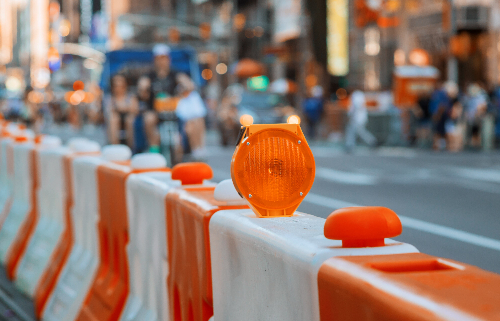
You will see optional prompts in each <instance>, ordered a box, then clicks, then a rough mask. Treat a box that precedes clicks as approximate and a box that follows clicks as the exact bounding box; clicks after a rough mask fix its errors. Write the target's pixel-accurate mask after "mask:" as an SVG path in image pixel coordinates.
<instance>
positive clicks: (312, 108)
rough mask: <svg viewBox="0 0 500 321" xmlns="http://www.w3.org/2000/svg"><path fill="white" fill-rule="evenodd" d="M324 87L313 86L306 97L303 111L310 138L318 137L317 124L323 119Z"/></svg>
mask: <svg viewBox="0 0 500 321" xmlns="http://www.w3.org/2000/svg"><path fill="white" fill-rule="evenodd" d="M323 104H324V100H323V88H322V87H321V86H314V87H313V88H311V93H310V95H309V97H307V98H306V99H304V106H303V109H302V112H303V114H304V118H305V120H306V123H307V133H308V136H309V138H311V139H314V138H315V137H316V126H317V125H318V123H319V122H320V120H321V115H322V114H323Z"/></svg>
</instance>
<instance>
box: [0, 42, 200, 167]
mask: <svg viewBox="0 0 500 321" xmlns="http://www.w3.org/2000/svg"><path fill="white" fill-rule="evenodd" d="M153 56H154V62H153V66H151V67H152V68H150V69H151V71H150V72H147V73H145V74H143V75H141V76H140V77H139V78H138V80H136V79H131V78H130V77H127V75H125V74H121V73H117V74H114V75H113V76H112V77H111V80H110V85H111V86H110V92H108V93H106V92H103V91H102V90H100V88H99V86H97V85H95V86H91V87H92V88H91V89H90V91H89V92H88V93H84V94H82V95H84V96H83V97H82V99H81V100H80V99H79V101H78V103H77V104H74V103H73V102H72V99H73V98H74V97H70V98H68V97H66V99H61V98H59V99H57V98H55V97H53V96H54V94H53V93H52V91H51V89H50V87H48V88H46V89H45V91H44V93H41V92H38V91H35V90H33V89H32V88H31V87H28V88H27V89H26V91H25V93H24V95H23V97H22V99H21V100H20V101H17V102H9V103H8V105H9V106H8V107H7V106H4V108H3V112H4V114H5V116H6V118H7V119H9V120H18V121H22V122H24V123H26V125H27V126H28V127H29V128H32V129H33V130H34V131H35V132H36V133H41V132H42V131H43V130H44V128H46V127H47V126H51V125H53V124H55V125H60V124H66V123H67V124H70V125H71V126H72V128H74V129H81V128H82V126H86V125H90V126H94V127H102V128H105V129H106V133H107V141H108V142H109V143H111V144H126V145H128V146H129V147H131V149H132V150H133V151H135V152H144V151H149V152H162V151H161V149H162V148H168V149H171V150H169V152H172V154H173V156H172V159H173V162H180V161H182V160H183V159H185V156H189V157H191V158H192V159H204V158H205V155H206V151H205V116H206V115H207V110H206V107H205V103H204V101H203V100H202V98H201V96H200V94H199V93H198V91H197V88H196V86H195V84H194V82H193V81H192V80H191V79H190V78H189V76H187V75H186V74H184V73H179V72H175V71H174V70H172V69H171V68H170V67H171V66H170V63H171V62H170V48H169V47H168V46H167V45H164V44H157V45H156V46H155V47H154V48H153ZM80 91H81V90H80ZM80 91H74V92H71V93H72V94H71V95H73V96H74V95H77V94H78V93H79V92H80ZM81 92H83V91H81ZM85 95H87V96H88V95H91V96H92V99H89V100H88V101H87V100H86V99H85V98H84V97H86V96H85ZM39 96H40V97H39ZM77 98H78V97H77ZM65 101H66V103H65ZM164 123H168V125H169V126H168V132H164V131H163V132H162V124H164ZM162 134H163V135H162ZM165 135H167V136H168V137H163V136H165ZM165 144H167V145H168V146H166V147H165V146H162V145H165Z"/></svg>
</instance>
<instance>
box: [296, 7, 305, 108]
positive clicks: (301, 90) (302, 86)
mask: <svg viewBox="0 0 500 321" xmlns="http://www.w3.org/2000/svg"><path fill="white" fill-rule="evenodd" d="M300 11H301V14H300V37H299V43H298V49H299V62H300V63H299V79H298V85H299V86H298V87H299V90H298V92H297V95H296V98H295V100H296V103H297V106H295V107H296V108H297V110H300V109H301V107H302V106H303V101H304V99H305V97H306V94H307V88H306V83H305V80H306V77H307V69H306V68H307V58H308V51H307V50H308V43H307V33H308V28H307V17H306V0H300Z"/></svg>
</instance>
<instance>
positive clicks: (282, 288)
mask: <svg viewBox="0 0 500 321" xmlns="http://www.w3.org/2000/svg"><path fill="white" fill-rule="evenodd" d="M324 225H325V219H322V218H319V217H315V216H313V215H308V214H302V213H298V212H296V213H295V214H294V215H293V216H292V217H279V218H257V217H256V215H255V214H254V213H253V212H252V211H251V210H233V211H219V212H217V213H215V214H214V215H213V216H212V219H211V221H210V247H211V252H212V262H213V264H212V265H213V266H212V271H213V273H212V276H213V282H214V314H215V315H216V316H217V318H222V319H223V320H236V319H239V320H297V321H299V320H319V303H318V290H317V272H318V270H319V268H320V266H321V264H322V263H323V262H324V261H325V260H327V259H328V258H330V257H334V256H351V255H382V254H396V253H411V252H418V251H417V250H416V249H415V248H414V247H413V246H411V245H409V244H405V243H400V242H396V241H393V240H390V239H387V240H386V246H380V247H370V248H342V241H340V240H330V239H327V238H325V236H324ZM290 280H293V282H291V281H290ZM249 284H252V286H248V285H249Z"/></svg>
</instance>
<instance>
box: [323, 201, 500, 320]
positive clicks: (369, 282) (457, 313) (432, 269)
mask: <svg viewBox="0 0 500 321" xmlns="http://www.w3.org/2000/svg"><path fill="white" fill-rule="evenodd" d="M401 232H402V227H401V222H400V220H399V218H398V216H397V215H396V213H394V212H393V211H392V210H390V209H388V208H384V207H350V208H344V209H340V210H337V211H335V212H333V213H332V214H331V215H330V216H329V217H328V219H327V220H326V223H325V228H324V233H325V237H327V238H329V239H333V240H341V241H342V248H344V249H345V250H355V249H359V248H366V249H370V250H369V251H370V252H372V253H367V254H365V256H351V257H346V256H337V257H335V258H330V259H328V260H326V261H325V262H324V263H323V264H322V266H321V267H320V269H319V274H318V293H319V306H320V320H322V321H323V320H356V321H362V320H414V321H417V320H422V321H423V320H437V319H439V320H478V319H484V320H493V319H499V318H500V296H499V295H498V289H499V288H500V275H496V274H493V273H490V272H486V271H482V270H480V269H478V268H475V267H472V266H468V265H465V264H462V263H457V262H453V261H450V260H446V259H441V258H436V257H432V256H429V255H426V254H421V253H405V254H397V253H393V254H392V255H374V251H375V250H376V249H380V248H384V247H387V244H386V242H385V238H386V237H393V236H397V235H399V234H400V233H401ZM367 255H369V256H367Z"/></svg>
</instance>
